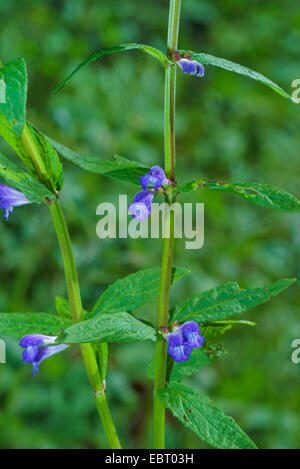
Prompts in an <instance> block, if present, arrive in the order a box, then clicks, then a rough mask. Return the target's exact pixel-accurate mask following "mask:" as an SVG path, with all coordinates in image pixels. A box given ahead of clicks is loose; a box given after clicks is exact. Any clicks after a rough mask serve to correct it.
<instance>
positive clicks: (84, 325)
mask: <svg viewBox="0 0 300 469" xmlns="http://www.w3.org/2000/svg"><path fill="white" fill-rule="evenodd" d="M147 339H150V340H153V341H155V340H156V332H155V329H153V328H152V327H150V326H148V325H146V324H144V323H143V322H141V321H139V320H138V319H136V318H135V317H133V316H132V315H131V314H127V313H116V314H105V315H103V316H101V317H97V318H93V319H88V320H86V321H83V322H80V323H78V324H74V325H72V326H71V327H69V328H68V329H66V330H65V331H64V333H63V334H61V335H60V336H59V338H58V341H59V342H63V343H66V344H83V343H92V342H107V343H109V342H135V341H138V340H147Z"/></svg>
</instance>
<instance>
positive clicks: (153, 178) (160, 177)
mask: <svg viewBox="0 0 300 469" xmlns="http://www.w3.org/2000/svg"><path fill="white" fill-rule="evenodd" d="M150 182H152V184H153V188H154V190H157V189H158V188H159V187H161V186H166V185H168V180H167V178H166V175H165V173H164V170H163V169H162V168H160V167H159V166H153V167H152V168H151V171H149V172H148V173H146V174H145V176H141V177H140V183H141V186H142V188H143V189H144V190H145V189H148V185H149V183H150Z"/></svg>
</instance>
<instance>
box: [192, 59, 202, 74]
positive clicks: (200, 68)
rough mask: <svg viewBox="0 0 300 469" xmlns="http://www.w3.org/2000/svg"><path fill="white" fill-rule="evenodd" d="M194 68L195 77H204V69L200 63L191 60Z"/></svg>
mask: <svg viewBox="0 0 300 469" xmlns="http://www.w3.org/2000/svg"><path fill="white" fill-rule="evenodd" d="M193 62H194V63H195V66H196V77H203V76H204V67H203V65H202V64H200V62H197V61H196V60H193Z"/></svg>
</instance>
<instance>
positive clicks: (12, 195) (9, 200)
mask: <svg viewBox="0 0 300 469" xmlns="http://www.w3.org/2000/svg"><path fill="white" fill-rule="evenodd" d="M26 204H31V202H30V201H29V200H28V199H27V197H25V195H24V194H23V193H22V192H20V191H18V190H17V189H14V188H13V187H10V186H6V185H5V184H0V208H3V210H4V218H6V220H8V217H9V214H10V213H12V211H13V208H14V207H20V206H21V205H26Z"/></svg>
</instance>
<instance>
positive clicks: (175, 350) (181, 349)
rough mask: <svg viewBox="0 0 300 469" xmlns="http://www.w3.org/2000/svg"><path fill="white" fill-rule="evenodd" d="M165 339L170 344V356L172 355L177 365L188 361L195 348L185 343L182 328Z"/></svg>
mask: <svg viewBox="0 0 300 469" xmlns="http://www.w3.org/2000/svg"><path fill="white" fill-rule="evenodd" d="M165 337H166V339H167V341H168V344H169V348H168V354H169V355H171V357H172V358H173V360H174V361H175V362H177V363H181V362H185V361H187V360H188V359H189V356H190V354H191V353H192V350H193V346H192V345H190V344H188V343H187V342H185V340H184V337H183V335H182V333H181V331H180V328H178V329H176V330H175V331H174V332H171V334H167V335H166V336H165Z"/></svg>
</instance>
